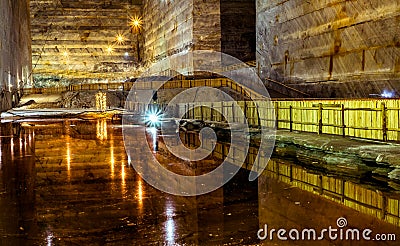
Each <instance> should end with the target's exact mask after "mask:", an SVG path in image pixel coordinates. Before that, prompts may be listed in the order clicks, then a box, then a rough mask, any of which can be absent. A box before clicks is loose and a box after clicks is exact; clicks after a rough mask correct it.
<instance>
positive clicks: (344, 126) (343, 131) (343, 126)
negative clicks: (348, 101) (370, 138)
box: [342, 104, 346, 137]
mask: <svg viewBox="0 0 400 246" xmlns="http://www.w3.org/2000/svg"><path fill="white" fill-rule="evenodd" d="M344 112H345V110H344V104H342V135H343V137H346V121H345V118H344Z"/></svg>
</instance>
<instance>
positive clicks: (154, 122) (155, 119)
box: [145, 110, 162, 127]
mask: <svg viewBox="0 0 400 246" xmlns="http://www.w3.org/2000/svg"><path fill="white" fill-rule="evenodd" d="M161 119H162V113H161V112H160V111H159V110H150V111H149V112H148V113H147V114H146V117H145V123H146V125H148V126H150V127H156V126H159V125H161Z"/></svg>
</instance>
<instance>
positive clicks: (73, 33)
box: [30, 0, 142, 81]
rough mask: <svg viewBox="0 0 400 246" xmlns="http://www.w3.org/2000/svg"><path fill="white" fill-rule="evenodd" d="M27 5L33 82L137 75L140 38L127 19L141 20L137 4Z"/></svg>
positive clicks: (78, 1) (129, 0)
mask: <svg viewBox="0 0 400 246" xmlns="http://www.w3.org/2000/svg"><path fill="white" fill-rule="evenodd" d="M30 2H31V32H32V64H33V74H34V76H35V77H36V78H39V79H40V78H41V77H43V78H45V77H53V78H54V77H58V78H67V79H72V78H73V79H78V80H81V81H82V80H89V81H90V80H92V81H96V80H100V81H102V80H105V79H108V80H121V79H125V78H126V77H133V76H135V75H136V73H137V68H138V64H139V62H138V61H139V60H140V59H141V55H140V53H141V52H142V51H141V43H142V38H141V34H140V31H137V30H133V29H132V28H131V26H130V22H131V21H130V18H131V17H135V16H137V17H140V16H141V8H142V6H141V0H113V1H97V0H92V1H91V0H31V1H30ZM118 34H121V35H123V37H124V41H123V42H118V41H117V39H116V37H117V35H118ZM138 44H140V45H138ZM110 46H111V47H112V51H111V50H109V48H108V47H110ZM138 55H139V57H138Z"/></svg>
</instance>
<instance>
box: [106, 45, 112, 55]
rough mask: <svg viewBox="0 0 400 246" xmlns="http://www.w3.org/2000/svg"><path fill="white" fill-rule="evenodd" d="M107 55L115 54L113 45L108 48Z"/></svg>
mask: <svg viewBox="0 0 400 246" xmlns="http://www.w3.org/2000/svg"><path fill="white" fill-rule="evenodd" d="M106 50H107V53H108V54H111V53H113V51H114V47H112V46H111V45H109V46H107V49H106Z"/></svg>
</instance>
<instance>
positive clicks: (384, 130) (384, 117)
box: [382, 102, 387, 141]
mask: <svg viewBox="0 0 400 246" xmlns="http://www.w3.org/2000/svg"><path fill="white" fill-rule="evenodd" d="M386 113H387V108H386V105H385V103H384V102H383V103H382V133H383V134H382V136H383V141H387V114H386Z"/></svg>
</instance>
